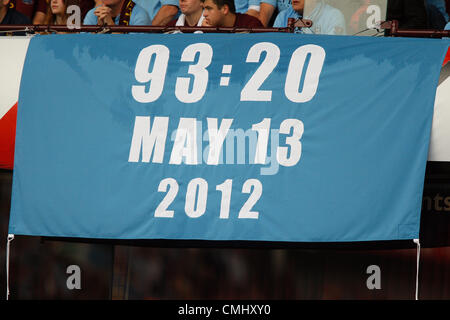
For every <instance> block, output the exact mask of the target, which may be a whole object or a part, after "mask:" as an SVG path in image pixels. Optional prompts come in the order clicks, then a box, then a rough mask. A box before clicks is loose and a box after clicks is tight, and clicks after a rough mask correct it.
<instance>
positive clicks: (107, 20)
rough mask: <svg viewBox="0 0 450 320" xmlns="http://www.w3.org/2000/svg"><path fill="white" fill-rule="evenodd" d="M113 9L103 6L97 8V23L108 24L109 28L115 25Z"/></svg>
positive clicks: (95, 12)
mask: <svg viewBox="0 0 450 320" xmlns="http://www.w3.org/2000/svg"><path fill="white" fill-rule="evenodd" d="M111 11H112V10H111V8H109V7H107V6H105V5H101V6H100V7H97V8H96V9H95V11H94V14H95V15H96V16H97V23H98V24H99V25H104V24H107V25H109V26H113V25H115V23H114V20H113V18H112V16H111Z"/></svg>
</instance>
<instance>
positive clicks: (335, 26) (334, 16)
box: [273, 3, 346, 35]
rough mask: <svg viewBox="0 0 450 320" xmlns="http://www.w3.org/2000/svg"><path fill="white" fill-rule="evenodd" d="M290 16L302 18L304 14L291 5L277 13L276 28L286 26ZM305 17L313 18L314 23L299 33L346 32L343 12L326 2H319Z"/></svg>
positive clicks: (332, 33)
mask: <svg viewBox="0 0 450 320" xmlns="http://www.w3.org/2000/svg"><path fill="white" fill-rule="evenodd" d="M289 18H294V19H300V18H302V16H301V15H300V14H299V13H297V12H296V11H294V9H292V7H290V8H288V9H287V10H283V11H281V12H280V13H279V14H278V15H277V18H276V19H275V22H274V24H273V26H274V27H275V28H285V27H287V24H288V19H289ZM303 18H304V19H309V20H311V21H312V22H313V25H312V27H311V28H302V29H301V31H300V32H298V33H314V34H330V35H337V34H339V35H344V34H346V30H345V18H344V15H343V14H342V12H341V11H340V10H338V9H336V8H334V7H332V6H329V5H327V4H325V3H318V4H317V5H316V7H315V8H314V10H313V11H312V12H311V14H310V15H308V16H305V17H303Z"/></svg>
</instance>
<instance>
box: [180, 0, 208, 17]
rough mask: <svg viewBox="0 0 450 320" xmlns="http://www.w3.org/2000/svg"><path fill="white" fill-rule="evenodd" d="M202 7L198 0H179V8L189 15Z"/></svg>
mask: <svg viewBox="0 0 450 320" xmlns="http://www.w3.org/2000/svg"><path fill="white" fill-rule="evenodd" d="M202 8H203V5H202V2H201V1H200V0H180V10H181V12H183V13H184V14H185V15H190V14H193V13H195V12H198V11H201V10H202Z"/></svg>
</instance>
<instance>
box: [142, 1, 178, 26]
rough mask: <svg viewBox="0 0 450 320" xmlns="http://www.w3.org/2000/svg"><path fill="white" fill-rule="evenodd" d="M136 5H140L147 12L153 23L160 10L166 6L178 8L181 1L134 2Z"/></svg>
mask: <svg viewBox="0 0 450 320" xmlns="http://www.w3.org/2000/svg"><path fill="white" fill-rule="evenodd" d="M133 1H134V2H135V3H136V4H138V5H140V6H141V7H142V8H144V9H145V11H147V13H148V16H149V17H150V21H153V19H154V18H155V16H156V14H157V13H158V11H159V9H161V7H162V6H165V5H171V6H177V7H178V4H179V0H133Z"/></svg>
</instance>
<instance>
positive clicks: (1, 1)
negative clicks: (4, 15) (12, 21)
mask: <svg viewBox="0 0 450 320" xmlns="http://www.w3.org/2000/svg"><path fill="white" fill-rule="evenodd" d="M8 5H9V0H0V9H3V8H7V7H8Z"/></svg>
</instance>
